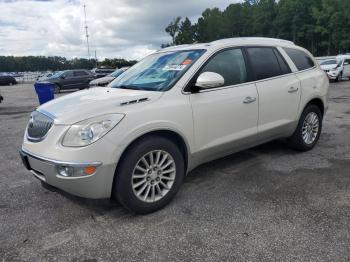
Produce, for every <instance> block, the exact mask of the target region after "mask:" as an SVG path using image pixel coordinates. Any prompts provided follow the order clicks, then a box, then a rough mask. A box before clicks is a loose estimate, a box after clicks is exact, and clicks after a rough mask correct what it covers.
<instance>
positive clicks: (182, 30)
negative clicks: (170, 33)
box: [175, 17, 196, 44]
mask: <svg viewBox="0 0 350 262" xmlns="http://www.w3.org/2000/svg"><path fill="white" fill-rule="evenodd" d="M195 34H196V28H195V26H193V25H192V23H191V21H190V19H188V17H186V18H185V20H183V21H181V23H180V27H179V32H178V34H177V36H176V37H175V43H176V44H191V43H193V42H194V41H195V39H196V35H195Z"/></svg>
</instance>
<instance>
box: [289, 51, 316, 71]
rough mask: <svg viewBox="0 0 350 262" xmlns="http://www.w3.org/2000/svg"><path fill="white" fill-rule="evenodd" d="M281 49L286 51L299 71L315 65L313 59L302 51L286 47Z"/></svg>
mask: <svg viewBox="0 0 350 262" xmlns="http://www.w3.org/2000/svg"><path fill="white" fill-rule="evenodd" d="M283 49H284V51H286V53H287V54H288V56H289V57H290V59H292V61H293V63H294V64H295V66H296V67H297V68H298V70H299V71H302V70H306V69H309V68H312V67H314V66H315V63H314V61H313V60H312V59H311V57H310V56H309V55H308V54H306V53H305V52H304V51H301V50H297V49H294V48H286V47H285V48H283Z"/></svg>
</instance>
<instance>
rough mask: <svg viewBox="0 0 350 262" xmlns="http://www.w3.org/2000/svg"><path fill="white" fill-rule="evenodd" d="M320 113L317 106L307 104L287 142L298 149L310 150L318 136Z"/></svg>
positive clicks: (320, 127) (320, 120)
mask: <svg viewBox="0 0 350 262" xmlns="http://www.w3.org/2000/svg"><path fill="white" fill-rule="evenodd" d="M321 130H322V113H321V110H320V108H319V107H318V106H316V105H312V104H311V105H308V106H307V107H306V108H305V109H304V111H303V113H302V114H301V116H300V119H299V123H298V127H297V129H296V130H295V131H294V134H293V135H292V136H291V137H290V138H289V139H288V144H289V145H290V146H291V147H292V148H294V149H296V150H299V151H308V150H311V149H312V148H313V147H314V146H315V145H316V143H317V141H318V139H319V138H320V134H321Z"/></svg>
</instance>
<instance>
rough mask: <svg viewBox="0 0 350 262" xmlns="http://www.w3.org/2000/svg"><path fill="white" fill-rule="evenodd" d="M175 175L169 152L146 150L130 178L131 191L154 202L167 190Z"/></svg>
mask: <svg viewBox="0 0 350 262" xmlns="http://www.w3.org/2000/svg"><path fill="white" fill-rule="evenodd" d="M175 175H176V166H175V161H174V159H173V157H172V156H171V155H170V154H169V153H167V152H165V151H163V150H154V151H151V152H148V153H147V154H145V155H144V156H143V157H141V158H140V159H139V161H138V162H137V163H136V165H135V168H134V171H133V173H132V178H131V185H132V189H133V192H134V194H135V196H136V197H137V198H138V199H140V200H142V201H144V202H149V203H152V202H156V201H158V200H160V199H161V198H163V197H164V196H165V195H166V194H167V193H168V192H169V190H170V189H171V187H172V186H173V184H174V181H175Z"/></svg>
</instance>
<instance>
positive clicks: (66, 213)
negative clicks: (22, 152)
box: [0, 81, 350, 262]
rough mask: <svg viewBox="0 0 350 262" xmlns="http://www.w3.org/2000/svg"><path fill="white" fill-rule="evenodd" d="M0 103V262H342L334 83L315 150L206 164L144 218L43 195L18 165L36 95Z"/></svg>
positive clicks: (257, 153) (342, 163)
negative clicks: (174, 195)
mask: <svg viewBox="0 0 350 262" xmlns="http://www.w3.org/2000/svg"><path fill="white" fill-rule="evenodd" d="M0 93H1V94H2V95H3V96H4V98H5V100H4V102H3V103H1V104H0V261H86V262H87V261H91V262H92V261H344V262H348V261H350V81H342V82H341V83H333V84H331V87H330V107H329V110H328V112H327V115H326V118H325V121H324V126H323V133H322V135H321V138H320V141H319V143H318V145H317V146H316V147H315V149H314V150H312V151H310V152H306V153H298V152H295V151H293V150H290V149H288V148H287V147H286V145H285V143H284V142H283V141H276V142H272V143H268V144H265V145H262V146H259V147H255V148H252V149H249V150H246V151H243V152H240V153H237V154H233V155H231V156H229V157H226V158H223V159H219V160H216V161H213V162H210V163H207V164H205V165H202V166H200V167H198V168H196V169H195V170H193V171H192V172H191V173H190V174H189V175H188V176H187V178H186V179H185V182H184V184H183V186H182V188H181V189H180V191H179V193H178V194H177V196H176V197H175V199H174V200H173V201H172V202H171V203H170V205H168V206H167V207H165V208H164V209H162V210H160V211H158V212H156V213H153V214H149V215H145V216H135V215H132V214H130V213H129V212H127V211H126V210H124V209H123V208H122V207H121V206H120V205H119V204H118V203H116V202H110V201H104V200H87V199H81V198H77V197H73V196H70V195H68V194H65V193H62V192H51V191H49V190H47V189H45V188H43V187H42V186H41V184H40V182H39V181H38V180H37V179H35V178H34V177H33V176H32V175H31V174H30V173H29V172H28V171H27V170H25V168H24V167H23V165H22V163H21V161H20V158H19V155H18V151H19V149H20V148H21V143H22V137H23V133H24V129H25V126H26V123H27V121H28V118H29V114H30V112H31V111H32V110H34V109H35V107H36V106H37V98H36V95H35V93H34V91H33V86H32V85H29V84H20V85H16V86H12V87H7V86H1V87H0ZM62 95H66V94H62Z"/></svg>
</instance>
